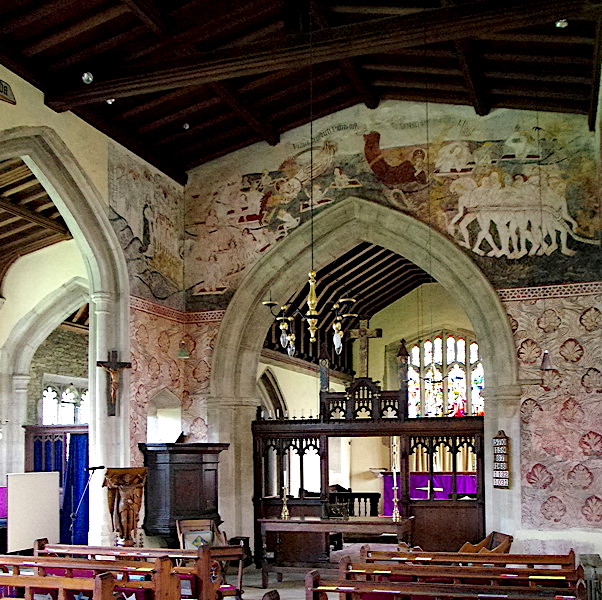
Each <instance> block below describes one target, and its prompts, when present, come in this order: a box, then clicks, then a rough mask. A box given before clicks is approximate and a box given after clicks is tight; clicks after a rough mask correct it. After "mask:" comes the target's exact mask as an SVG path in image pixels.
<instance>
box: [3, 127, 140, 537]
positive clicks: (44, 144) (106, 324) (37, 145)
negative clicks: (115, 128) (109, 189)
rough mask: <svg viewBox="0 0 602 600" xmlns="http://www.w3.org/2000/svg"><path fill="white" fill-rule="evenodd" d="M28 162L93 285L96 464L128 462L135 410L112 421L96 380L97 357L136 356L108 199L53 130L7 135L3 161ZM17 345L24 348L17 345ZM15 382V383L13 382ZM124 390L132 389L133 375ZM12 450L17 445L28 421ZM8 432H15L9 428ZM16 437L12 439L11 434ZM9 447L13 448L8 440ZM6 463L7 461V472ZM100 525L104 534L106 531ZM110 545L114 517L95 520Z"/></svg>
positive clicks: (17, 378) (97, 497)
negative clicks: (130, 416) (17, 159)
mask: <svg viewBox="0 0 602 600" xmlns="http://www.w3.org/2000/svg"><path fill="white" fill-rule="evenodd" d="M16 156H19V157H21V158H22V159H23V160H24V162H25V163H26V164H27V166H28V167H29V168H30V169H31V171H32V172H33V173H34V175H35V176H36V177H37V179H38V180H39V181H40V183H41V184H42V185H43V186H44V188H45V189H46V192H47V193H48V195H49V196H50V197H51V199H52V201H53V202H54V204H55V205H56V207H57V208H58V210H59V212H60V213H61V216H62V217H63V219H64V221H65V223H66V224H67V227H68V228H69V230H70V232H71V235H72V236H73V239H74V240H75V242H76V244H77V246H78V249H79V251H80V252H81V254H82V257H83V260H84V263H85V265H86V270H87V274H88V281H89V302H90V323H91V326H90V346H89V365H90V367H89V372H88V382H89V386H90V392H91V394H92V397H93V399H94V402H93V403H92V406H91V425H90V460H91V461H93V462H95V463H97V464H110V465H115V466H121V465H126V464H129V419H128V413H129V407H128V405H127V401H124V402H123V404H122V407H121V416H120V417H107V416H106V413H107V411H106V384H105V377H97V371H98V369H97V368H96V360H100V359H101V358H102V359H105V358H106V356H107V352H108V351H109V350H112V349H116V350H118V351H119V352H120V353H121V354H122V355H124V356H127V355H128V354H129V280H128V274H127V268H126V263H125V258H124V256H123V253H122V251H121V249H120V247H119V243H118V240H117V236H116V235H115V233H114V231H113V230H112V228H111V225H110V223H109V220H108V218H107V217H106V213H107V205H108V200H107V199H106V198H103V196H102V194H101V193H100V192H99V191H98V189H97V188H96V187H95V186H94V184H93V183H92V181H91V180H90V178H89V176H88V175H87V173H86V172H85V171H84V170H83V168H82V167H81V165H80V164H79V163H78V161H77V160H76V158H75V157H74V156H73V154H72V152H71V151H70V150H69V148H68V147H67V146H66V144H65V143H64V142H63V140H62V139H61V138H60V137H59V135H58V134H57V133H56V132H55V131H54V130H53V129H51V128H49V127H15V128H13V129H7V130H4V131H2V138H1V139H0V160H4V159H8V158H13V157H16ZM14 345H17V346H18V343H16V341H15V342H14ZM11 378H12V386H11V385H10V379H11ZM25 378H28V376H26V375H24V374H23V373H15V372H11V373H7V372H6V371H5V370H4V369H2V370H1V372H0V396H1V398H0V405H1V406H2V407H3V408H6V407H9V406H10V404H11V399H12V397H13V393H14V389H15V388H23V387H24V386H25V385H26V382H25ZM122 385H124V386H126V387H127V386H128V385H129V375H128V374H127V373H126V374H124V377H123V382H122ZM10 425H11V427H12V428H13V429H14V431H12V433H11V435H10V437H11V439H10V440H8V439H7V441H6V444H5V447H9V446H11V445H12V444H13V443H17V444H18V440H19V439H20V437H21V431H20V425H21V423H11V424H10ZM7 429H8V428H7ZM7 437H9V436H7ZM9 442H10V443H9ZM5 463H6V459H5V460H3V461H2V464H0V468H2V467H4V466H5ZM102 503H103V494H102V490H100V488H99V490H94V492H93V494H92V495H91V499H90V510H91V512H95V511H96V512H100V514H103V515H104V514H105V512H106V511H103V509H102ZM101 526H102V527H103V528H104V530H101ZM101 531H102V535H103V536H104V537H103V540H104V541H105V542H108V540H109V535H108V532H109V527H108V519H106V518H105V519H104V522H101V520H100V519H94V520H91V531H90V534H91V540H95V541H97V542H100V541H101Z"/></svg>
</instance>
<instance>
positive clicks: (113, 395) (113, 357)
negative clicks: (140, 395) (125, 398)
mask: <svg viewBox="0 0 602 600" xmlns="http://www.w3.org/2000/svg"><path fill="white" fill-rule="evenodd" d="M96 366H97V367H101V368H102V369H104V370H105V371H106V372H107V374H108V375H109V381H110V387H109V398H110V403H109V405H108V411H107V414H108V416H109V417H112V416H115V414H116V406H117V393H118V391H119V373H121V371H123V369H130V368H131V367H132V363H131V362H120V361H119V360H117V351H116V350H111V351H110V352H109V359H108V360H99V361H96Z"/></svg>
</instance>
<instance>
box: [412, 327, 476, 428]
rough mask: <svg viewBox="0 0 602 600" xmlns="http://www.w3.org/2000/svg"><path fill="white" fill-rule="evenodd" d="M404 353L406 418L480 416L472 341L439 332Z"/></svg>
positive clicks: (468, 338) (465, 337)
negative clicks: (406, 356) (406, 365)
mask: <svg viewBox="0 0 602 600" xmlns="http://www.w3.org/2000/svg"><path fill="white" fill-rule="evenodd" d="M408 350H409V352H410V361H409V368H408V402H409V406H408V416H409V417H410V418H415V417H464V416H468V415H482V414H483V399H482V397H481V390H482V389H483V365H482V363H481V358H480V355H479V346H478V344H477V342H476V340H475V339H473V338H471V337H470V336H466V335H461V334H459V333H450V332H447V331H442V332H439V333H438V334H436V335H433V336H431V337H430V338H428V339H425V340H417V341H416V342H414V343H413V344H410V345H409V347H408Z"/></svg>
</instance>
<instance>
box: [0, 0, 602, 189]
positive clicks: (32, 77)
mask: <svg viewBox="0 0 602 600" xmlns="http://www.w3.org/2000/svg"><path fill="white" fill-rule="evenodd" d="M601 10H602V2H598V1H595V0H528V1H527V0H520V1H519V0H507V1H506V2H504V3H500V2H498V1H494V0H421V1H420V2H418V1H417V0H379V2H378V3H373V2H368V0H304V1H298V0H248V1H246V2H239V3H230V2H224V1H223V0H77V1H76V0H72V1H67V2H66V1H65V0H13V1H11V2H6V3H0V24H1V26H2V31H3V40H2V42H1V43H0V62H2V63H3V64H4V65H5V66H7V67H8V68H10V69H12V70H14V71H15V72H16V73H17V74H19V75H21V76H23V77H25V78H26V79H27V80H29V81H30V82H31V83H33V84H34V85H36V86H37V87H39V88H40V89H41V90H42V91H43V92H44V94H45V98H46V102H47V104H48V105H49V106H50V107H52V108H54V109H56V110H59V111H64V110H72V111H73V112H75V113H76V114H78V115H79V116H81V117H82V118H84V119H85V120H87V121H88V122H90V123H91V124H92V125H94V126H95V127H97V128H98V129H100V130H101V131H103V132H105V133H107V134H108V135H109V136H111V137H112V138H114V139H115V140H116V141H118V142H120V143H122V144H124V145H125V146H127V147H129V148H130V149H131V150H133V151H134V152H136V153H137V154H139V155H140V156H141V157H142V158H144V159H146V160H148V161H149V162H151V163H152V164H154V165H155V166H157V167H158V168H159V169H161V170H163V171H164V172H165V173H167V174H168V175H170V176H172V177H173V178H174V179H176V180H178V181H180V182H184V181H185V180H186V177H187V176H186V171H187V170H189V169H191V168H194V167H196V166H198V165H201V164H203V163H204V162H207V161H209V160H212V159H214V158H218V157H220V156H224V155H226V154H228V153H229V152H232V151H233V150H236V149H238V148H241V147H244V146H246V145H249V144H252V143H255V142H258V141H265V142H267V143H269V144H276V143H278V141H279V139H280V136H281V134H282V133H283V132H285V131H287V130H289V129H291V128H293V127H296V126H298V125H301V124H304V123H307V122H308V121H309V119H310V115H313V117H314V118H317V117H319V116H322V115H327V114H330V113H333V112H336V111H338V110H340V109H342V108H346V107H348V106H352V105H354V104H357V103H364V104H365V105H366V106H368V107H370V108H374V107H376V106H377V105H378V104H379V103H380V102H381V101H382V100H384V99H401V100H414V101H419V102H425V101H429V102H440V103H451V104H464V105H472V106H473V107H474V109H475V112H476V113H477V114H479V115H485V114H488V113H489V112H490V111H491V110H494V109H496V108H500V107H506V108H518V109H538V110H549V111H557V112H572V113H578V114H583V115H587V116H588V119H589V123H590V128H593V127H594V125H595V122H596V107H597V105H598V90H599V86H600V43H601V42H600V37H601V27H600V15H601ZM310 12H311V15H312V19H311V26H310V24H309V15H310ZM560 19H566V20H567V26H566V27H564V28H560V27H556V26H555V23H556V22H557V21H558V20H560ZM310 65H313V66H312V67H311V69H310ZM84 72H90V73H92V74H93V76H94V81H93V82H92V83H91V84H89V85H85V84H84V83H83V82H82V80H81V76H82V74H83V73H84ZM310 77H311V80H312V86H311V87H312V90H311V97H312V98H313V102H312V106H311V107H310V85H309V79H310ZM107 100H114V102H112V103H111V104H108V103H107Z"/></svg>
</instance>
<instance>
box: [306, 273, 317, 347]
mask: <svg viewBox="0 0 602 600" xmlns="http://www.w3.org/2000/svg"><path fill="white" fill-rule="evenodd" d="M308 276H309V281H308V283H309V292H308V293H307V313H306V314H305V318H306V320H307V328H308V329H309V341H310V342H315V341H316V331H318V311H317V310H316V308H317V306H318V295H317V294H316V272H315V271H313V270H312V271H310V272H309V273H308Z"/></svg>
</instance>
